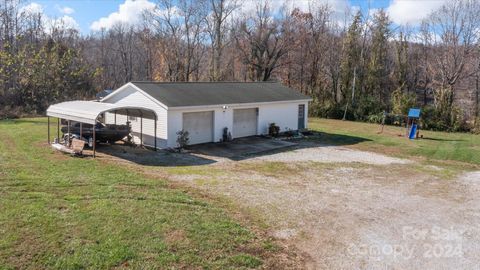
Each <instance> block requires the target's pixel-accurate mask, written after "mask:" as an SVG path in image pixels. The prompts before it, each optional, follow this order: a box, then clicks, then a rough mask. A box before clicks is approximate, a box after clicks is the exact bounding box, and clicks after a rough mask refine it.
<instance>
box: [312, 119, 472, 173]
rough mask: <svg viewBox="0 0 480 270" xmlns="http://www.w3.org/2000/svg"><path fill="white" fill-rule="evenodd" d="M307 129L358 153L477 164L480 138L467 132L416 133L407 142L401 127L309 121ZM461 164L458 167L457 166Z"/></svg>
mask: <svg viewBox="0 0 480 270" xmlns="http://www.w3.org/2000/svg"><path fill="white" fill-rule="evenodd" d="M309 128H310V129H313V130H316V131H320V132H323V133H324V134H322V137H321V138H320V140H321V141H323V142H325V143H331V144H337V145H349V146H352V147H355V148H358V149H361V150H367V151H373V152H379V153H383V154H387V155H392V156H398V157H404V158H421V159H424V160H426V161H427V162H439V161H442V162H444V161H447V162H448V163H457V164H460V163H465V164H463V165H465V166H474V167H478V166H479V165H480V136H479V135H473V134H469V133H446V132H433V131H423V130H420V134H421V135H423V139H418V140H409V139H407V138H406V137H405V136H399V135H404V134H405V128H400V127H395V126H385V129H384V132H383V133H379V132H380V130H381V127H380V125H378V124H368V123H361V122H351V121H341V120H330V119H319V118H311V120H310V123H309ZM461 165H462V164H460V166H461Z"/></svg>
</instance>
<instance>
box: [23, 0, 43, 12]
mask: <svg viewBox="0 0 480 270" xmlns="http://www.w3.org/2000/svg"><path fill="white" fill-rule="evenodd" d="M20 12H22V13H23V12H24V13H27V14H38V13H43V6H42V5H40V4H39V3H35V2H32V3H30V4H28V5H26V6H23V7H22V8H20Z"/></svg>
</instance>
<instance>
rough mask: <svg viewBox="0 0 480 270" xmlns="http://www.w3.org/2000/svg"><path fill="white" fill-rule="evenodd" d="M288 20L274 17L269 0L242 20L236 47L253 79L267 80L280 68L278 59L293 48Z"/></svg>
mask: <svg viewBox="0 0 480 270" xmlns="http://www.w3.org/2000/svg"><path fill="white" fill-rule="evenodd" d="M288 27H289V23H287V22H286V20H285V18H283V19H279V18H274V16H273V14H272V10H271V7H270V4H269V2H268V1H263V3H261V4H259V5H258V6H257V11H256V13H255V15H253V16H249V17H247V18H246V19H244V20H243V21H242V22H241V23H240V30H239V33H238V36H237V38H236V39H237V46H238V49H239V50H240V53H241V56H242V59H243V62H244V63H245V64H246V65H247V66H248V68H249V70H248V73H249V74H248V76H249V78H250V80H254V81H268V80H269V79H270V77H271V75H272V72H273V71H274V70H275V69H276V68H278V67H279V60H280V58H281V57H282V56H284V55H285V54H286V53H287V52H288V51H289V49H290V46H291V44H292V42H291V39H290V38H291V36H289V35H286V34H287V33H288V29H287V28H288Z"/></svg>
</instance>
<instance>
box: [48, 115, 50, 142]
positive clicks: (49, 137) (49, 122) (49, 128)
mask: <svg viewBox="0 0 480 270" xmlns="http://www.w3.org/2000/svg"><path fill="white" fill-rule="evenodd" d="M47 125H48V128H47V136H48V138H47V143H48V144H50V116H48V117H47Z"/></svg>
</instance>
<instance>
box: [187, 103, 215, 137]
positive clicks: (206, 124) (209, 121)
mask: <svg viewBox="0 0 480 270" xmlns="http://www.w3.org/2000/svg"><path fill="white" fill-rule="evenodd" d="M183 130H186V131H188V133H189V138H190V140H189V144H197V143H206V142H212V141H213V111H209V112H193V113H183Z"/></svg>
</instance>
